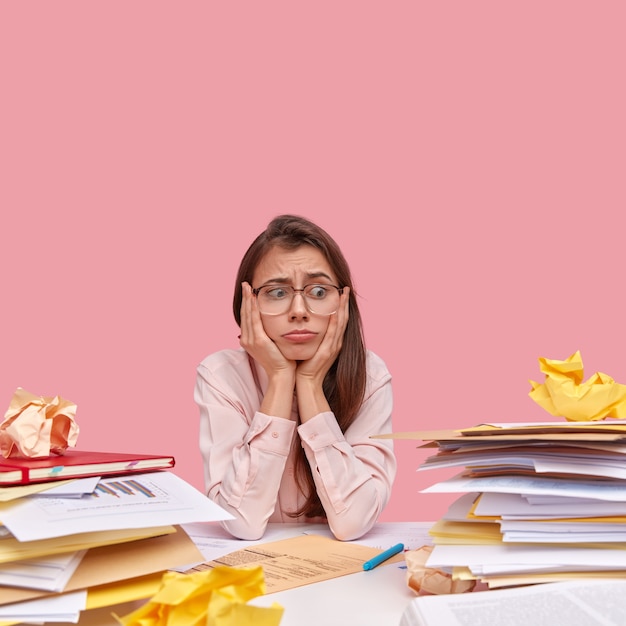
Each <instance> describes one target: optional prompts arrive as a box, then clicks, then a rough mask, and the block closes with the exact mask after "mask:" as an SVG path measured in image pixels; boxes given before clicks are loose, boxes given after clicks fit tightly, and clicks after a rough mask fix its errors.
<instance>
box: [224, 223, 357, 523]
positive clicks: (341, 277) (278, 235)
mask: <svg viewBox="0 0 626 626" xmlns="http://www.w3.org/2000/svg"><path fill="white" fill-rule="evenodd" d="M303 245H308V246H313V247H314V248H317V249H318V250H319V251H320V252H321V253H322V254H323V255H324V257H325V258H326V260H327V261H328V264H329V265H330V267H331V269H332V270H333V272H334V274H335V276H336V277H337V281H338V283H339V286H340V287H350V296H349V319H348V324H347V326H346V330H345V334H344V337H343V343H342V346H341V352H340V353H339V355H338V356H337V358H336V360H335V362H334V363H333V365H332V366H331V368H330V369H329V370H328V373H327V374H326V378H325V379H324V384H323V389H324V394H325V395H326V399H327V400H328V404H329V405H330V408H331V409H332V411H333V413H334V415H335V418H336V419H337V423H338V424H339V427H340V428H341V432H344V433H345V432H346V430H347V428H348V426H350V424H352V422H353V421H354V420H355V418H356V416H357V413H358V411H359V408H360V407H361V404H362V402H363V397H364V394H365V341H364V338H363V325H362V322H361V314H360V313H359V307H358V305H357V300H356V295H357V294H356V293H355V291H354V287H353V284H352V276H351V274H350V268H349V266H348V263H347V261H346V259H345V258H344V256H343V253H342V252H341V249H340V248H339V246H338V245H337V243H336V242H335V241H334V239H333V238H332V237H331V236H330V235H329V234H328V233H327V232H326V231H324V230H323V229H322V228H320V227H319V226H317V225H316V224H313V222H310V221H309V220H307V219H305V218H304V217H300V216H298V215H279V216H278V217H275V218H274V219H273V220H272V221H271V222H270V223H269V224H268V226H267V228H266V229H265V231H264V232H262V233H261V234H260V235H259V236H258V237H257V238H256V239H255V240H254V241H253V242H252V245H251V246H250V247H249V248H248V250H247V252H246V253H245V255H244V257H243V259H242V260H241V264H240V265H239V271H238V272H237V279H236V282H235V295H234V297H233V313H234V315H235V320H236V322H237V325H239V326H240V325H241V301H242V290H241V283H243V282H248V283H249V284H252V277H253V275H254V271H255V270H256V268H257V266H258V265H259V263H260V262H261V260H262V259H263V257H264V256H265V255H266V254H267V253H268V252H269V250H271V249H272V248H274V247H276V246H278V247H280V248H284V249H285V250H294V249H296V248H299V247H300V246H303ZM296 469H297V471H296V477H297V481H298V486H299V488H300V490H301V491H302V493H303V494H304V495H305V496H306V498H307V499H306V502H305V504H304V505H303V506H302V507H301V509H300V510H298V511H296V512H294V514H293V516H294V517H297V516H299V515H306V516H307V517H316V516H320V515H322V516H323V515H325V513H324V509H323V507H322V503H321V502H320V499H319V496H318V495H317V491H316V490H315V483H314V482H313V476H312V474H311V468H310V467H309V464H308V463H307V460H306V456H305V453H304V449H303V448H302V446H298V456H297V463H296Z"/></svg>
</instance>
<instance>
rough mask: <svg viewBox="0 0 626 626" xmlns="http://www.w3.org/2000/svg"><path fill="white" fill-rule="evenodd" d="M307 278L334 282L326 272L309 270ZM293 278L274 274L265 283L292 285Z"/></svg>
mask: <svg viewBox="0 0 626 626" xmlns="http://www.w3.org/2000/svg"><path fill="white" fill-rule="evenodd" d="M306 277H307V280H309V279H315V278H326V279H327V280H328V282H332V279H331V277H330V276H329V275H328V274H327V273H326V272H322V271H320V272H307V273H306ZM291 282H292V281H291V279H290V278H287V277H286V276H274V277H273V278H268V279H267V280H266V281H265V282H264V283H263V284H264V285H291Z"/></svg>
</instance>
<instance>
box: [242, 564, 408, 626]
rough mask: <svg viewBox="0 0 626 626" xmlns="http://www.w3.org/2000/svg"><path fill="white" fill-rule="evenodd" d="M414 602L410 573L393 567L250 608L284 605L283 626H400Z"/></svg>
mask: <svg viewBox="0 0 626 626" xmlns="http://www.w3.org/2000/svg"><path fill="white" fill-rule="evenodd" d="M413 598H415V594H414V593H413V592H412V591H411V590H410V589H409V587H408V586H407V584H406V570H405V569H401V568H400V564H398V563H392V564H391V565H379V566H378V567H376V568H374V569H373V570H370V571H368V572H359V573H358V574H349V575H348V576H340V577H339V578H333V579H331V580H326V581H323V582H320V583H315V584H313V585H304V586H303V587H296V588H295V589H289V590H288V591H280V592H278V593H272V594H270V595H266V596H261V597H259V598H254V599H253V600H251V601H250V603H249V604H255V605H257V606H269V605H270V604H271V603H272V602H277V603H278V604H280V605H281V606H282V607H284V609H285V612H284V614H283V618H282V620H281V622H280V626H397V625H398V624H399V623H400V617H401V615H402V612H403V611H404V608H405V607H406V605H407V604H408V603H409V602H410V601H411V600H412V599H413Z"/></svg>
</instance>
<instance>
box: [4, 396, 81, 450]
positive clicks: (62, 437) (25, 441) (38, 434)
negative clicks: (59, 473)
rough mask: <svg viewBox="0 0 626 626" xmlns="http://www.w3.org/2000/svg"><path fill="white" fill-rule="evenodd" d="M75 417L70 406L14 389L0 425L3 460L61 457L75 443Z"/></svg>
mask: <svg viewBox="0 0 626 626" xmlns="http://www.w3.org/2000/svg"><path fill="white" fill-rule="evenodd" d="M75 417H76V405H75V404H74V403H73V402H69V401H68V400H64V399H63V398H60V397H59V396H55V397H54V398H44V397H42V396H36V395H35V394H32V393H29V392H28V391H25V390H24V389H22V388H21V387H18V388H17V390H16V391H15V393H14V394H13V398H12V399H11V403H10V404H9V408H8V410H7V412H6V413H5V415H4V421H3V422H2V423H1V424H0V451H1V452H2V455H3V456H4V457H5V458H8V457H10V456H12V457H16V456H22V457H45V456H50V455H51V454H63V453H64V452H65V450H67V448H68V447H74V446H75V445H76V440H77V439H78V432H79V428H78V424H77V423H76V421H75V419H74V418H75Z"/></svg>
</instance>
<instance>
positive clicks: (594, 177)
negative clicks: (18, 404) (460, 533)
mask: <svg viewBox="0 0 626 626" xmlns="http://www.w3.org/2000/svg"><path fill="white" fill-rule="evenodd" d="M624 6H625V5H624V3H623V2H622V1H621V0H620V1H607V2H577V1H571V0H568V1H564V2H552V1H550V0H541V1H528V2H503V1H502V0H497V1H493V2H430V3H429V2H417V1H411V2H380V3H372V2H363V1H359V2H341V1H334V2H314V3H303V2H283V3H276V2H221V3H217V2H216V3H211V2H167V3H165V2H158V1H157V2H155V1H150V2H146V1H136V2H127V1H124V2H118V1H111V2H99V3H94V2H82V1H81V2H63V1H55V2H19V1H17V0H15V1H12V2H3V3H1V4H0V72H1V75H0V78H1V83H0V84H1V86H2V97H1V98H0V107H1V109H2V115H1V116H0V125H1V133H0V159H1V162H0V176H1V183H0V205H1V209H2V210H1V214H0V215H1V217H0V220H1V222H0V223H1V229H0V235H1V243H0V272H1V276H2V281H1V284H2V295H1V310H2V323H1V325H0V405H4V406H8V404H9V401H10V399H11V397H12V395H13V392H14V391H15V389H16V387H18V386H21V387H23V388H25V389H26V390H28V391H31V392H33V393H36V394H41V395H57V394H58V395H61V396H62V397H64V398H67V399H69V400H72V401H74V402H76V403H77V405H78V414H77V418H78V422H79V424H80V426H81V434H80V437H79V442H78V447H79V448H82V449H85V450H87V449H94V450H107V449H116V450H119V451H129V452H155V453H168V454H173V455H174V456H175V457H176V460H177V472H178V473H179V475H180V476H182V477H183V478H185V479H186V480H188V481H189V482H190V483H192V484H193V485H194V486H196V487H198V488H200V489H201V488H202V469H201V459H200V455H199V451H198V446H197V430H198V429H197V419H198V416H197V410H196V407H195V404H194V403H193V398H192V392H193V385H194V378H195V367H196V365H197V363H198V362H199V361H200V360H201V359H202V358H203V357H204V356H205V355H206V354H208V353H210V352H213V351H215V350H219V349H221V348H225V347H235V346H237V345H238V342H237V334H238V329H237V327H236V325H235V323H234V321H233V318H232V313H231V309H230V307H231V298H232V289H233V284H234V277H235V272H236V269H237V265H238V262H239V259H240V257H241V255H242V254H243V252H244V251H245V249H246V248H247V246H248V245H249V243H250V242H251V240H252V238H253V237H254V236H256V235H257V234H258V233H259V232H260V231H261V230H262V229H263V228H264V226H265V224H266V223H267V222H268V221H269V220H270V219H271V218H272V217H273V216H274V215H276V214H278V213H282V212H294V213H298V214H302V215H305V216H307V217H309V218H311V219H313V220H314V221H317V222H318V223H319V224H320V225H321V226H323V227H325V228H326V229H328V230H329V231H330V232H331V233H332V234H333V235H334V236H335V238H336V239H337V241H338V242H339V244H340V245H341V246H342V247H343V249H344V251H345V253H346V256H347V257H348V260H349V261H350V263H351V266H352V268H353V271H354V275H355V278H356V286H357V289H358V291H359V293H360V296H361V300H360V302H361V306H362V311H363V315H364V319H365V328H366V335H367V340H368V344H369V347H370V348H371V349H373V350H374V351H375V352H377V353H378V354H380V355H381V356H382V357H383V358H384V359H385V360H386V362H387V365H388V366H389V368H390V370H391V372H392V374H393V375H394V380H395V430H396V431H409V430H416V429H430V428H440V427H464V426H469V425H473V424H475V423H478V422H483V421H490V420H491V421H509V420H536V419H552V418H551V416H549V415H548V414H547V413H545V412H544V411H543V410H542V409H541V408H540V407H538V406H537V405H535V403H534V402H533V401H532V400H531V399H530V398H529V397H528V391H529V389H530V385H529V382H528V380H529V379H534V380H543V379H542V377H541V373H540V371H539V366H538V360H537V359H538V358H539V357H541V356H544V357H548V358H555V359H564V358H566V357H567V356H569V355H570V354H572V353H573V352H575V351H576V350H580V351H581V353H582V356H583V362H584V365H585V377H586V378H587V377H588V376H590V375H591V374H593V373H594V372H596V371H602V372H605V373H607V374H609V375H611V376H613V378H615V379H616V380H617V381H619V382H624V383H626V360H625V359H624V355H625V354H626V350H625V343H626V339H625V333H624V304H623V303H624V293H623V292H624V266H625V260H624V259H625V253H624V244H625V236H624V232H625V225H624V213H625V208H626V207H625V200H626V189H625V180H626V179H625V165H626V163H625V160H626V148H625V146H626V121H625V120H626V116H625V114H624V112H625V111H626V97H625V87H624V85H625V81H624V60H625V58H626V56H625V55H626V38H625V37H624V18H625V17H626V11H625V9H624ZM416 446H417V443H416V442H406V441H403V442H399V443H398V444H397V447H396V449H397V454H398V459H399V474H398V478H397V482H396V485H395V489H394V494H393V497H392V501H391V503H390V505H389V507H388V508H387V510H386V511H385V513H384V517H383V519H384V520H399V521H400V520H417V519H426V520H427V519H435V518H437V517H439V516H440V515H441V514H442V513H443V512H444V511H445V510H446V508H447V505H448V504H449V502H450V501H451V499H452V497H450V496H436V495H424V494H419V493H418V491H419V489H422V488H424V487H426V486H427V485H429V484H431V483H432V482H434V481H435V480H438V479H439V478H441V477H443V476H444V475H443V474H439V475H435V474H433V473H428V472H423V473H422V472H420V473H416V468H417V466H418V465H419V463H420V461H421V460H422V459H423V458H424V455H425V453H424V451H420V450H417V449H416ZM446 475H448V474H446Z"/></svg>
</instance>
